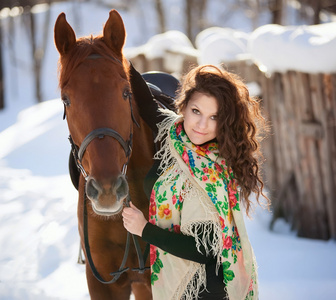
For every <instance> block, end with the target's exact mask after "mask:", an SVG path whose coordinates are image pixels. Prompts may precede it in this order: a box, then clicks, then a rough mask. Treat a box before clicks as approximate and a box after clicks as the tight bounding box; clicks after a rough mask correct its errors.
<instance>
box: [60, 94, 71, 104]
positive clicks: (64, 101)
mask: <svg viewBox="0 0 336 300" xmlns="http://www.w3.org/2000/svg"><path fill="white" fill-rule="evenodd" d="M61 99H62V102H63V104H64V105H65V106H70V99H69V97H68V96H67V95H65V94H63V95H62V97H61Z"/></svg>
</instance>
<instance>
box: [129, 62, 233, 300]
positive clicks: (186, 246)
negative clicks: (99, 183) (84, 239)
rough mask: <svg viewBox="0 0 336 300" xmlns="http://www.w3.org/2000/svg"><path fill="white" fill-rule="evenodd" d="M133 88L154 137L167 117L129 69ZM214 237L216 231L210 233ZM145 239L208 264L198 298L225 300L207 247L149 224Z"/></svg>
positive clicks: (147, 185) (153, 175)
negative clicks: (203, 284) (207, 253)
mask: <svg viewBox="0 0 336 300" xmlns="http://www.w3.org/2000/svg"><path fill="white" fill-rule="evenodd" d="M130 74H131V78H130V81H131V86H132V91H133V95H134V99H135V101H136V103H137V105H138V109H139V113H140V115H141V117H142V118H143V119H144V121H145V122H146V123H147V124H148V125H149V126H150V128H151V129H152V130H153V132H154V133H155V134H157V132H158V128H157V123H158V122H161V121H162V120H163V119H164V118H165V116H163V115H162V114H160V112H159V111H158V105H157V103H156V102H155V101H153V96H152V94H151V92H150V90H149V88H148V86H147V84H146V82H145V81H144V80H143V78H142V76H141V75H140V74H139V73H138V72H137V71H136V70H135V69H134V68H133V66H132V65H131V68H130ZM159 163H160V162H159V161H154V164H153V166H152V168H151V169H150V171H149V172H148V174H147V176H146V179H145V182H144V190H145V192H146V195H147V197H148V198H150V193H151V190H152V187H153V185H154V183H155V181H156V180H157V179H158V177H159V175H158V166H159ZM209 234H210V235H213V231H212V232H210V233H209ZM142 239H143V240H144V241H146V242H148V243H150V244H152V245H155V246H157V247H159V248H160V249H162V250H164V251H166V252H168V253H170V254H172V255H175V256H177V257H180V258H183V259H187V260H191V261H194V262H198V263H201V264H206V273H207V291H204V292H202V293H200V294H199V297H202V299H205V300H206V299H209V300H210V299H225V298H226V297H227V294H226V292H225V290H224V287H225V285H224V283H223V268H222V266H220V269H219V271H218V276H217V275H216V272H215V268H216V258H215V257H213V256H211V255H209V256H207V255H206V254H205V249H204V246H201V247H200V250H201V252H202V253H200V252H199V251H198V250H197V247H196V240H195V238H194V237H192V236H188V235H184V234H182V233H175V232H169V231H167V230H165V229H163V228H160V227H158V226H155V225H153V224H151V223H149V222H148V223H147V224H146V226H145V228H144V229H143V232H142Z"/></svg>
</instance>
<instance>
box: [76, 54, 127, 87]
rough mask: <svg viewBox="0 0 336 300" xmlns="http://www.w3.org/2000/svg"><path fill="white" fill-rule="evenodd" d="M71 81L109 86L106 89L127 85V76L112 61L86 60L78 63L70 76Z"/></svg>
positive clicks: (120, 67)
mask: <svg viewBox="0 0 336 300" xmlns="http://www.w3.org/2000/svg"><path fill="white" fill-rule="evenodd" d="M71 77H72V80H73V81H76V80H78V79H80V81H81V82H83V81H87V84H90V83H96V84H97V83H101V84H106V82H107V81H108V82H109V84H108V85H106V88H111V87H114V88H116V87H118V86H120V85H125V84H127V83H128V80H127V75H126V72H125V70H124V69H123V68H122V66H119V65H118V64H117V63H114V62H113V61H112V62H111V61H108V60H104V59H99V60H98V59H86V60H84V61H83V62H82V63H80V64H79V65H78V66H77V67H76V68H75V70H74V72H73V75H72V76H71Z"/></svg>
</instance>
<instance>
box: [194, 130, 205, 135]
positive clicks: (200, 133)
mask: <svg viewBox="0 0 336 300" xmlns="http://www.w3.org/2000/svg"><path fill="white" fill-rule="evenodd" d="M193 131H194V132H195V133H196V134H199V135H206V133H202V132H199V131H197V130H195V129H193Z"/></svg>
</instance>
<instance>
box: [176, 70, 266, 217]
mask: <svg viewBox="0 0 336 300" xmlns="http://www.w3.org/2000/svg"><path fill="white" fill-rule="evenodd" d="M195 92H199V93H203V94H207V95H210V96H213V97H215V98H216V99H217V103H218V112H217V129H216V131H217V133H216V138H217V142H218V147H219V154H220V156H221V157H223V158H224V159H225V160H226V163H227V165H228V166H230V167H231V168H232V170H233V174H234V176H235V179H236V180H237V182H238V185H239V186H240V188H241V192H242V196H243V199H244V200H245V205H246V212H247V214H248V212H249V209H250V207H251V201H250V200H249V196H250V194H251V193H255V194H256V198H257V202H258V203H259V204H260V202H259V196H260V195H263V196H264V197H265V199H266V200H267V202H268V204H269V202H270V201H269V199H268V198H267V197H266V196H265V195H264V194H263V187H264V184H263V181H262V179H261V175H260V164H261V158H262V153H261V151H260V140H261V138H262V136H261V133H263V132H267V125H266V122H265V119H264V117H263V116H262V114H261V110H260V103H259V100H257V99H255V98H252V97H250V95H249V91H248V89H247V87H246V85H245V84H244V83H243V81H242V80H241V78H240V77H239V76H237V75H235V74H233V73H230V72H227V71H224V70H221V69H220V68H218V67H215V66H213V65H203V66H198V67H195V68H194V69H192V70H191V71H190V72H189V73H188V74H186V75H185V77H184V78H183V80H182V85H181V87H180V90H179V92H178V97H177V100H176V108H177V112H178V113H180V114H181V113H182V111H183V110H184V109H185V108H186V107H187V105H188V102H189V100H190V98H191V96H192V95H193V93H195Z"/></svg>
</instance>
